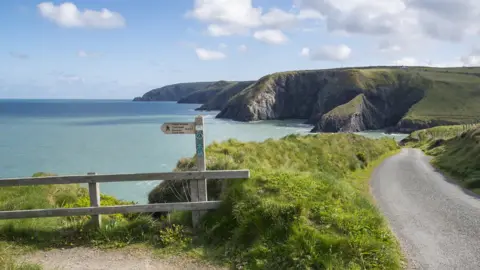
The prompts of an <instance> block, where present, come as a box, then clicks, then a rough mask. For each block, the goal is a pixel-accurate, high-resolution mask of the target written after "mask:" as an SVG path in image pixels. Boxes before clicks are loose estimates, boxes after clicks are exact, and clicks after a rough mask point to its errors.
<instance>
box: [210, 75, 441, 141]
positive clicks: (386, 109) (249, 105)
mask: <svg viewBox="0 0 480 270" xmlns="http://www.w3.org/2000/svg"><path fill="white" fill-rule="evenodd" d="M431 87H432V82H431V80H429V79H427V78H424V77H422V76H420V75H418V74H416V73H411V72H408V71H404V70H400V69H398V70H394V71H383V70H380V71H373V70H361V69H337V70H319V71H299V72H288V73H277V74H272V75H268V76H265V77H263V78H262V79H260V80H259V81H258V82H256V83H255V84H254V85H252V86H251V87H250V88H248V89H246V90H244V91H242V92H241V93H240V94H238V95H237V96H235V97H234V98H233V99H232V100H231V101H230V103H229V104H228V106H226V107H225V108H224V109H223V110H222V111H221V112H220V114H219V115H218V116H217V117H219V118H230V119H234V120H238V121H254V120H267V119H293V118H297V119H308V121H307V123H310V124H313V125H314V126H315V127H314V129H313V130H312V131H314V132H338V131H342V132H356V131H361V130H369V129H382V128H386V127H392V126H394V127H397V128H398V129H403V128H405V127H404V126H403V125H404V123H406V122H405V121H403V122H401V121H400V120H402V118H403V117H404V116H405V115H406V114H407V112H408V111H409V110H410V108H411V107H412V106H413V105H415V104H416V103H417V102H419V101H420V100H421V99H422V98H423V97H424V96H425V94H426V91H427V90H428V89H430V88H431ZM397 125H398V126H397Z"/></svg>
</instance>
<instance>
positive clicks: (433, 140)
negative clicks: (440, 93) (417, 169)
mask: <svg viewBox="0 0 480 270" xmlns="http://www.w3.org/2000/svg"><path fill="white" fill-rule="evenodd" d="M404 143H405V144H406V145H407V146H410V147H417V148H420V149H422V150H423V151H424V152H426V153H427V154H429V155H431V156H433V157H434V158H433V159H432V164H433V165H434V166H436V167H437V168H439V169H440V170H442V171H443V172H445V173H446V174H447V175H449V176H451V177H452V178H454V179H455V180H457V182H458V184H460V185H461V186H462V187H464V188H467V189H470V190H472V191H473V192H475V193H477V194H480V126H479V125H468V126H466V125H462V126H447V127H435V128H431V129H426V130H420V131H417V132H414V133H412V134H411V135H410V136H409V137H407V138H406V139H405V141H404Z"/></svg>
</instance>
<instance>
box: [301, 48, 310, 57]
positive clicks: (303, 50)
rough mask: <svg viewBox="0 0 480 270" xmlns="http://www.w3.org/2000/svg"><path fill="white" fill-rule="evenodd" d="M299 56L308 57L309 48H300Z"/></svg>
mask: <svg viewBox="0 0 480 270" xmlns="http://www.w3.org/2000/svg"><path fill="white" fill-rule="evenodd" d="M300 55H301V56H309V55H310V48H302V51H301V52H300Z"/></svg>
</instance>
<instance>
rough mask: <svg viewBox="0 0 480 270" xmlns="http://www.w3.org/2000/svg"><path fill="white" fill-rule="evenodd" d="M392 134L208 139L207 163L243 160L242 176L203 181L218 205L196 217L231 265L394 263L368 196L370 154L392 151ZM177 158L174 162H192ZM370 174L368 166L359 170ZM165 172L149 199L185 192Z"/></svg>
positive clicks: (393, 248) (229, 165)
mask: <svg viewBox="0 0 480 270" xmlns="http://www.w3.org/2000/svg"><path fill="white" fill-rule="evenodd" d="M396 149H397V144H396V143H395V142H394V141H393V140H389V139H382V140H371V139H367V138H365V137H362V136H357V135H353V134H323V135H309V136H298V135H290V136H287V137H285V138H283V139H281V140H271V139H270V140H267V141H265V142H262V143H253V142H250V143H242V142H239V141H236V140H229V141H227V142H223V143H214V144H212V145H210V146H209V147H208V148H207V167H208V169H211V170H218V169H241V168H249V169H250V170H251V175H252V177H251V178H250V179H248V180H243V181H238V180H236V181H235V180H234V181H229V182H227V185H226V186H224V187H223V188H224V192H223V193H222V192H221V190H222V186H221V184H220V182H219V181H215V180H210V181H209V199H214V198H221V199H222V200H223V205H222V207H221V209H219V210H218V211H214V212H211V213H209V214H207V216H206V218H205V219H204V221H203V228H204V234H203V241H204V242H205V243H206V244H207V245H208V247H210V248H212V249H214V250H215V252H213V254H217V256H219V257H220V258H224V259H227V260H228V261H229V262H230V263H231V265H232V267H234V268H245V269H400V267H401V265H400V258H401V256H400V252H399V248H398V245H397V243H396V241H395V238H394V237H393V236H392V234H391V233H390V231H389V229H388V227H387V225H386V223H385V221H384V219H383V218H382V216H381V215H380V214H379V212H378V211H377V209H376V208H375V207H374V205H373V204H372V202H371V201H370V195H369V194H368V178H369V177H368V171H369V170H370V169H371V167H370V166H369V164H370V163H372V162H373V161H375V160H377V159H379V158H380V157H381V156H382V155H385V154H386V153H389V152H391V151H395V150H396ZM194 167H195V164H194V161H193V159H182V160H181V161H179V162H178V165H177V169H178V170H191V169H194ZM365 175H367V176H365ZM171 183H172V182H168V183H167V182H164V183H163V184H161V185H159V186H158V187H157V188H155V189H154V190H153V191H152V192H151V193H150V196H149V200H150V202H165V201H172V200H173V201H176V200H185V199H187V198H184V197H183V196H185V195H184V194H188V192H178V193H176V195H174V194H173V193H174V192H173V191H172V190H175V189H177V190H181V189H182V188H183V187H184V186H182V184H185V183H182V181H178V182H176V183H175V184H171Z"/></svg>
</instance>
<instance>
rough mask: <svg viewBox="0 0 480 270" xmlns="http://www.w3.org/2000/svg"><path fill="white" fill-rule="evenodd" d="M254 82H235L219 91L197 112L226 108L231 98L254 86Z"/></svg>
mask: <svg viewBox="0 0 480 270" xmlns="http://www.w3.org/2000/svg"><path fill="white" fill-rule="evenodd" d="M253 83H254V81H243V82H233V83H230V84H229V85H225V87H223V89H221V90H220V91H217V92H216V93H215V95H213V96H212V97H211V98H209V99H208V100H207V101H206V102H204V104H203V105H202V106H201V107H200V108H198V109H197V110H200V111H217V110H218V111H220V110H222V109H223V108H224V107H225V106H227V104H228V102H229V101H230V99H231V98H233V97H234V96H236V95H237V94H238V93H240V92H241V91H242V90H244V89H245V88H247V87H249V86H250V85H252V84H253Z"/></svg>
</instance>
